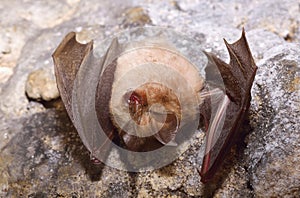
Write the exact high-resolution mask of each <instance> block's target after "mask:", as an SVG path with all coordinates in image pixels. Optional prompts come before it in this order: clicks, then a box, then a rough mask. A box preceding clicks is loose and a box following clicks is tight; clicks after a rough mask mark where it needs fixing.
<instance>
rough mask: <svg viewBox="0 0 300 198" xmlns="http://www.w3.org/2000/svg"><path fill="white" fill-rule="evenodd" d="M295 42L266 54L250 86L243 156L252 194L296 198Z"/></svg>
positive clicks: (298, 61)
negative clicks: (249, 119) (251, 94)
mask: <svg viewBox="0 0 300 198" xmlns="http://www.w3.org/2000/svg"><path fill="white" fill-rule="evenodd" d="M299 53H300V44H282V45H279V46H275V47H273V48H271V49H269V50H267V51H266V52H265V58H263V59H262V60H260V61H259V62H258V63H257V65H258V67H259V69H258V73H257V76H256V81H255V86H254V87H253V101H252V104H253V105H252V116H251V125H252V127H253V129H254V130H253V132H252V133H251V134H250V135H249V137H248V138H247V142H248V145H247V149H246V155H247V160H248V163H249V164H248V166H249V171H250V182H251V185H252V186H253V189H254V192H255V194H256V195H257V196H270V197H272V196H279V197H280V196H287V197H295V196H296V195H299V192H300V191H299V187H300V171H299V170H300V166H299V163H297V161H299V160H300V158H299V153H300V148H299V145H300V131H299V129H300V123H299V120H300V108H299V107H300V83H299V79H300V57H299Z"/></svg>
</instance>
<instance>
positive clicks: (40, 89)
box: [25, 69, 59, 101]
mask: <svg viewBox="0 0 300 198" xmlns="http://www.w3.org/2000/svg"><path fill="white" fill-rule="evenodd" d="M25 92H26V94H27V96H28V98H30V99H33V100H44V101H50V100H53V99H57V98H58V97H59V93H58V89H57V85H56V81H55V78H54V74H53V73H51V72H49V71H47V70H45V69H38V70H36V71H33V72H31V73H30V74H29V75H28V78H27V81H26V84H25Z"/></svg>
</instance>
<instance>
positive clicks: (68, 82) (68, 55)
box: [52, 32, 93, 121]
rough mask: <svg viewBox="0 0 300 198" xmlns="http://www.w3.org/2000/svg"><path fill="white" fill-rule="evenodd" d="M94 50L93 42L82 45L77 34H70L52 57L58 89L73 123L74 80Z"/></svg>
mask: <svg viewBox="0 0 300 198" xmlns="http://www.w3.org/2000/svg"><path fill="white" fill-rule="evenodd" d="M92 49H93V41H90V42H89V43H87V44H81V43H79V42H77V40H76V33H75V32H70V33H69V34H67V35H66V37H65V38H64V39H63V41H62V42H61V43H60V45H59V46H58V47H57V49H56V50H55V52H54V53H53V55H52V57H53V61H54V70H55V76H56V81H57V87H58V89H59V92H60V93H61V94H60V95H61V98H62V100H63V103H64V104H65V107H66V110H67V112H68V114H69V116H70V118H71V120H72V121H73V113H72V105H71V104H72V91H73V84H74V80H75V78H76V74H77V72H78V70H79V68H80V65H81V64H82V62H83V61H84V60H85V59H86V58H87V57H88V56H89V55H90V53H91V51H92Z"/></svg>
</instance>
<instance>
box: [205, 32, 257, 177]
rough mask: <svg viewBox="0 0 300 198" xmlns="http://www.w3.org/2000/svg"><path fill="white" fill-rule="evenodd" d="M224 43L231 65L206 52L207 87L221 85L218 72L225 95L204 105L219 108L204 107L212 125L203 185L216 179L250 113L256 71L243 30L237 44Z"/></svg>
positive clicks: (218, 94)
mask: <svg viewBox="0 0 300 198" xmlns="http://www.w3.org/2000/svg"><path fill="white" fill-rule="evenodd" d="M225 44H226V46H227V49H228V52H229V55H230V63H229V64H226V63H225V62H223V61H221V60H220V59H218V58H217V57H216V56H214V55H212V54H208V53H206V54H207V57H208V59H209V61H208V66H207V68H206V74H207V76H206V77H207V81H208V84H209V83H211V86H212V87H218V85H217V84H218V83H219V82H214V80H215V79H218V78H215V77H216V76H215V73H216V70H218V71H219V72H220V74H221V77H222V81H223V83H224V93H223V94H221V92H212V93H216V94H214V96H213V95H212V96H211V99H210V101H208V102H204V104H206V105H207V104H210V106H211V107H214V106H217V107H216V108H212V110H210V111H209V110H207V107H205V108H204V115H203V117H205V118H206V119H208V122H209V123H210V125H209V126H208V130H207V135H206V148H205V155H204V159H203V163H202V168H201V173H200V175H201V181H202V182H204V183H205V182H208V181H209V180H211V179H212V178H213V176H214V174H215V173H216V171H217V169H218V168H219V166H220V164H221V163H222V161H223V160H224V157H225V155H226V153H227V152H228V150H229V149H230V147H231V144H232V139H233V138H234V136H235V135H236V134H237V132H238V129H239V127H240V125H241V123H242V121H243V119H244V117H245V114H246V113H247V110H248V108H249V106H250V100H251V93H250V91H251V87H252V83H253V80H254V77H255V73H256V69H257V67H256V65H255V63H254V60H253V58H252V55H251V52H250V49H249V46H248V43H247V40H246V37H245V32H244V30H243V33H242V36H241V38H240V39H239V40H238V41H236V42H235V43H233V44H228V43H227V42H226V40H225ZM214 90H215V89H214ZM214 98H215V99H214ZM205 109H206V110H205Z"/></svg>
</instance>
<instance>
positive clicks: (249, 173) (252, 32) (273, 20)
mask: <svg viewBox="0 0 300 198" xmlns="http://www.w3.org/2000/svg"><path fill="white" fill-rule="evenodd" d="M0 18H1V19H3V20H1V21H0V27H1V28H0V140H1V141H0V148H1V153H0V172H1V175H2V177H1V179H0V196H1V197H166V196H169V197H193V196H196V197H253V196H254V197H299V195H300V167H299V161H300V146H299V145H300V137H299V136H300V130H299V129H300V124H299V120H300V112H299V111H300V91H299V90H300V59H299V57H300V56H299V54H300V44H299V41H300V25H299V24H300V4H299V1H297V0H285V1H282V0H281V1H279V0H275V1H268V0H262V1H254V0H246V1H231V0H230V1H220V2H219V1H213V0H209V1H200V0H199V1H194V0H184V1H173V0H172V1H153V0H137V1H129V0H127V1H122V3H120V2H118V1H108V0H103V1H98V0H91V1H81V0H62V1H60V0H54V1H35V0H27V1H23V0H2V1H1V3H0ZM142 25H156V26H170V27H172V29H175V30H178V31H182V32H184V33H186V34H188V35H190V36H191V37H193V38H195V39H197V40H198V41H199V42H200V43H201V45H202V46H203V49H205V50H207V51H213V52H214V53H216V54H218V55H219V56H220V57H221V58H223V59H225V60H228V54H227V52H226V48H225V45H224V43H223V41H222V39H223V38H226V39H227V40H228V41H229V42H232V41H234V40H237V38H238V37H239V36H240V33H241V28H242V27H243V26H244V27H245V29H246V33H247V35H246V36H247V38H248V41H249V44H250V48H251V50H252V52H253V55H254V58H255V60H256V62H257V65H258V67H259V69H258V72H257V76H256V79H255V83H254V86H253V89H252V95H253V100H252V102H251V107H250V113H249V119H248V120H249V121H246V122H245V126H244V130H243V134H244V135H245V136H246V138H245V140H244V141H238V142H239V143H238V144H237V146H236V147H235V148H233V149H232V151H231V155H229V156H228V157H227V158H226V160H225V162H224V165H223V167H222V169H221V171H220V173H219V175H220V177H219V179H216V180H215V181H214V182H212V183H211V184H208V185H203V184H201V183H200V177H199V175H198V173H197V168H199V167H200V165H201V159H202V156H201V154H199V153H201V152H200V151H201V145H202V142H201V138H200V137H199V138H198V137H197V138H195V140H194V141H193V143H192V145H191V146H190V148H189V150H188V151H187V152H185V153H184V154H183V155H182V156H181V157H179V158H178V159H177V160H176V161H175V162H174V163H172V164H170V165H169V166H167V167H164V168H162V169H159V170H155V171H152V172H143V173H135V174H132V173H127V172H123V171H118V170H115V169H112V168H110V167H107V166H104V165H100V166H96V165H92V164H91V163H90V162H89V154H88V152H87V150H86V149H85V148H84V146H83V145H82V143H81V141H80V139H79V137H78V135H77V133H76V131H75V129H74V128H73V127H72V124H71V122H70V121H69V119H68V117H67V115H66V112H65V110H64V108H63V107H62V104H61V102H60V101H52V102H42V103H43V104H41V103H38V102H34V101H30V100H29V99H28V98H27V96H26V94H25V84H26V80H27V79H28V75H29V74H30V73H32V72H34V71H36V70H39V69H46V70H48V71H51V70H52V71H51V72H49V73H53V62H52V59H51V54H52V53H53V51H54V49H55V48H56V47H57V45H58V44H59V42H60V41H61V40H62V38H63V37H64V35H66V34H67V33H68V32H70V31H76V32H79V36H78V39H79V40H80V41H82V42H87V41H89V40H90V39H93V38H95V45H97V42H99V41H101V40H102V39H104V38H105V37H107V36H109V35H111V34H113V33H116V32H118V31H121V30H124V29H128V28H133V27H136V26H142ZM52 77H53V76H52ZM247 134H248V135H247ZM202 135H203V134H202ZM199 136H201V133H200V134H199Z"/></svg>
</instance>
